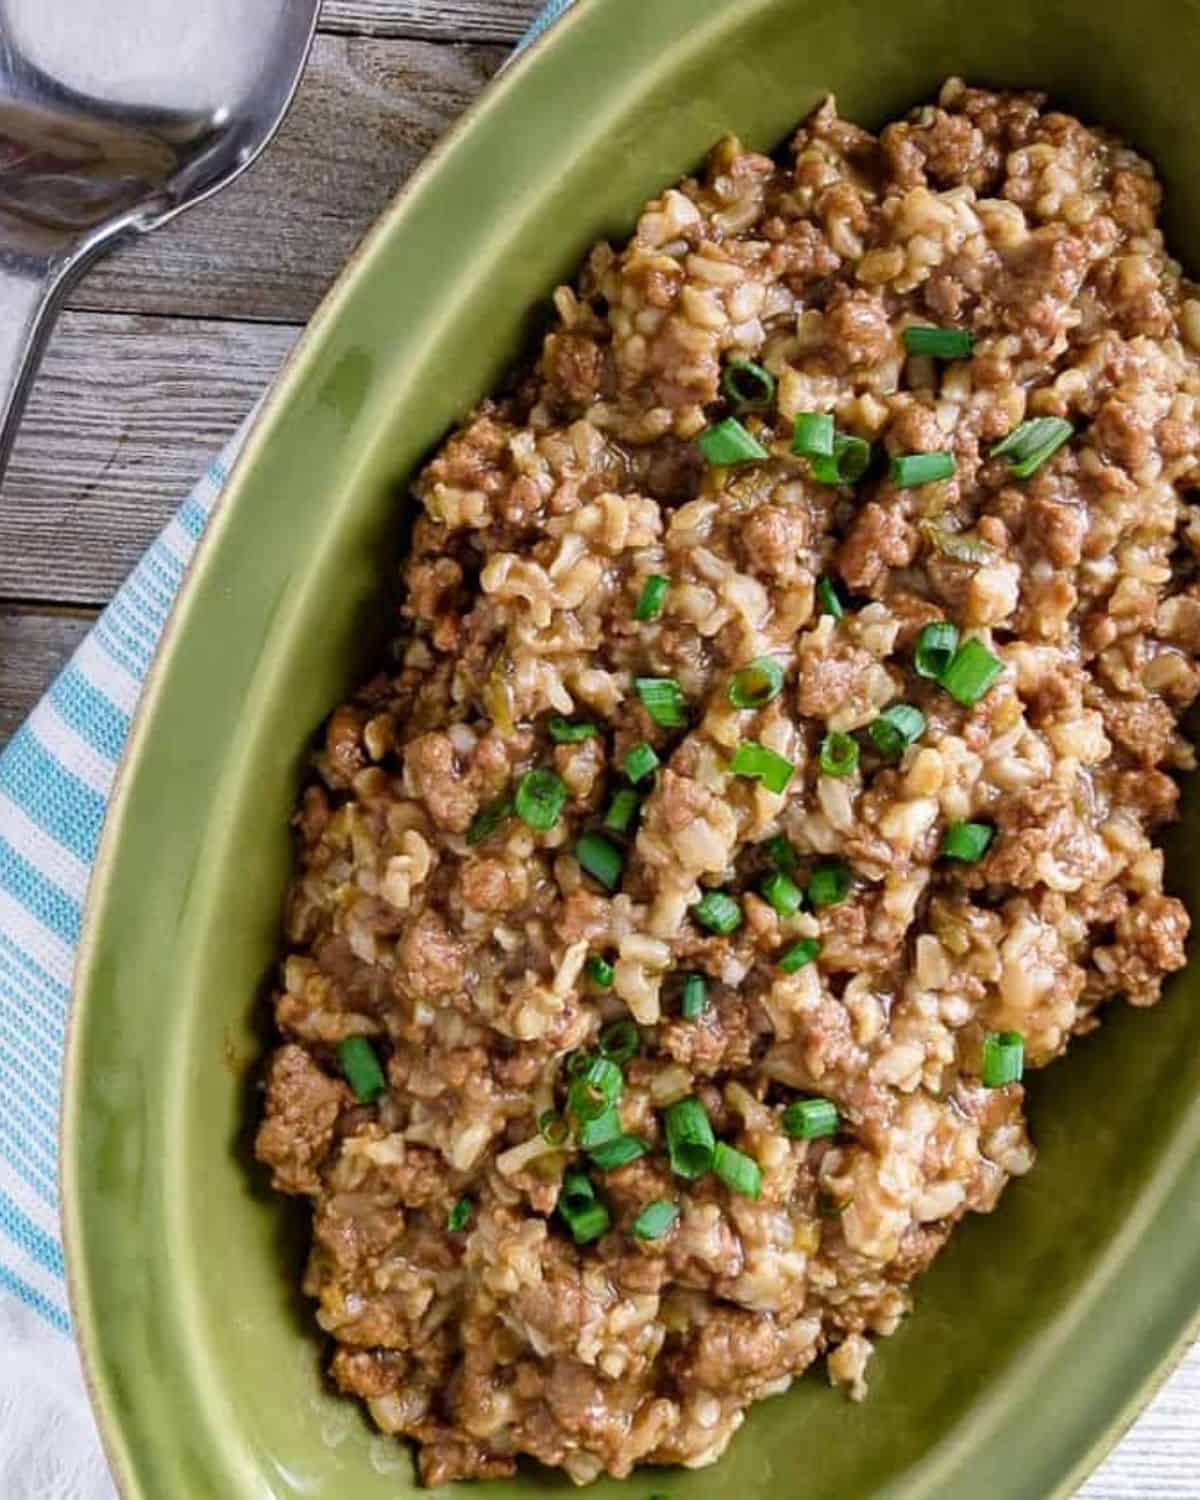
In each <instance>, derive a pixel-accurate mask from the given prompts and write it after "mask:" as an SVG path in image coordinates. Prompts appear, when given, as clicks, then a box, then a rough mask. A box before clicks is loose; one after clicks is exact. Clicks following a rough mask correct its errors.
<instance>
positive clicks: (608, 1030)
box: [599, 1016, 642, 1067]
mask: <svg viewBox="0 0 1200 1500" xmlns="http://www.w3.org/2000/svg"><path fill="white" fill-rule="evenodd" d="M641 1042H642V1038H641V1033H640V1032H639V1031H638V1029H637V1024H636V1022H634V1021H631V1020H630V1019H629V1017H628V1016H624V1017H622V1018H621V1020H619V1021H610V1022H609V1023H608V1025H607V1026H605V1027H604V1028H603V1030H602V1031H601V1032H600V1041H599V1047H600V1056H601V1057H607V1058H608V1059H609V1061H610V1062H615V1063H616V1064H617V1066H618V1067H620V1066H621V1064H622V1063H627V1062H628V1061H629V1059H630V1058H631V1057H635V1056H636V1055H637V1050H638V1048H639V1047H640V1046H641Z"/></svg>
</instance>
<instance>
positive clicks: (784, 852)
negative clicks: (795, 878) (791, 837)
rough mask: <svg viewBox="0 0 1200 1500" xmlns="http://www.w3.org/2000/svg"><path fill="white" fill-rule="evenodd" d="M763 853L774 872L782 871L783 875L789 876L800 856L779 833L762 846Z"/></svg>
mask: <svg viewBox="0 0 1200 1500" xmlns="http://www.w3.org/2000/svg"><path fill="white" fill-rule="evenodd" d="M763 852H764V853H765V854H766V856H767V860H768V862H769V863H770V865H771V867H772V868H773V869H775V870H782V871H783V873H784V874H785V875H788V874H790V873H791V872H792V871H793V870H794V869H795V868H796V866H797V865H798V864H799V863H800V856H799V855H798V854H797V853H796V851H795V850H794V849H793V848H792V846H791V844H789V843H788V841H787V839H785V838H784V836H783V834H781V833H777V834H776V835H775V837H774V838H773V839H768V840H767V842H766V843H765V844H764V845H763Z"/></svg>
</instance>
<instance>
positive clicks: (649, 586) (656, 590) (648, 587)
mask: <svg viewBox="0 0 1200 1500" xmlns="http://www.w3.org/2000/svg"><path fill="white" fill-rule="evenodd" d="M670 586H671V580H670V579H669V578H664V577H663V575H662V574H661V573H651V574H650V576H649V578H647V579H646V581H645V583H643V584H642V592H641V593H640V594H639V595H638V602H637V608H636V609H635V610H634V612H633V618H634V619H635V620H653V619H654V618H655V616H656V615H659V614H661V613H662V607H663V601H664V600H665V599H666V597H667V590H668V589H669V588H670Z"/></svg>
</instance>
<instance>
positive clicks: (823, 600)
mask: <svg viewBox="0 0 1200 1500" xmlns="http://www.w3.org/2000/svg"><path fill="white" fill-rule="evenodd" d="M817 603H818V604H819V605H820V606H821V613H822V614H823V615H832V616H833V618H834V619H835V620H840V619H841V618H842V616H843V615H844V614H845V613H846V608H845V605H843V603H842V601H841V600H840V599H839V598H838V591H837V585H836V584H835V583H834V581H833V579H832V578H818V579H817Z"/></svg>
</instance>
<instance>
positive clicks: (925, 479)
mask: <svg viewBox="0 0 1200 1500" xmlns="http://www.w3.org/2000/svg"><path fill="white" fill-rule="evenodd" d="M953 473H954V454H953V453H902V454H900V456H899V457H898V458H893V459H892V467H891V478H892V483H893V484H894V485H895V486H896V488H897V489H898V490H911V489H915V488H916V487H917V486H918V485H921V484H932V482H933V481H934V480H935V479H949V478H950V476H951V474H953Z"/></svg>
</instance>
